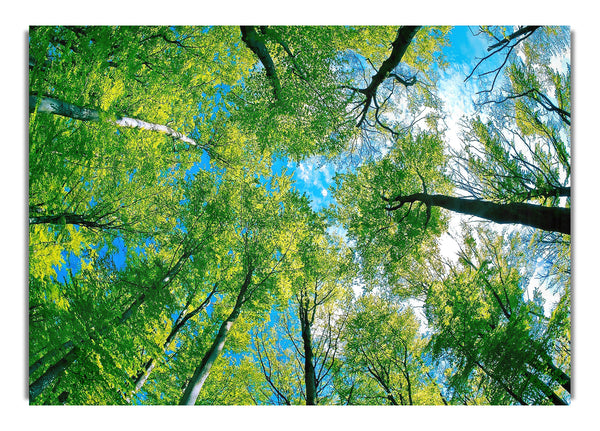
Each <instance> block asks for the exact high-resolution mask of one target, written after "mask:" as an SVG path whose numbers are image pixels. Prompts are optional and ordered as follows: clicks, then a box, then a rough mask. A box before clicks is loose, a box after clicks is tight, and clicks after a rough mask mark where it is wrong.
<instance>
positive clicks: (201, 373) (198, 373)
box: [179, 267, 254, 406]
mask: <svg viewBox="0 0 600 431" xmlns="http://www.w3.org/2000/svg"><path fill="white" fill-rule="evenodd" d="M253 271H254V270H253V268H252V267H249V268H248V270H247V273H246V278H245V279H244V282H243V284H242V287H241V288H240V291H239V293H238V296H237V298H236V301H235V306H234V307H233V310H232V311H231V313H230V314H229V316H228V317H227V319H226V320H225V321H224V322H223V323H222V324H221V327H220V328H219V332H218V333H217V336H216V337H215V339H214V340H213V343H212V345H211V346H210V348H209V349H208V351H207V352H206V354H205V355H204V357H203V358H202V362H200V365H199V366H198V367H197V368H196V370H195V371H194V374H193V375H192V378H191V379H190V381H189V382H188V384H187V386H186V388H185V390H184V392H183V396H182V397H181V399H180V400H179V405H188V406H193V405H194V404H196V400H197V399H198V395H200V390H201V389H202V386H203V385H204V382H205V381H206V379H207V378H208V376H209V374H210V370H211V369H212V366H213V365H214V363H215V361H216V360H217V358H218V357H219V355H220V354H221V352H222V351H223V347H225V341H226V340H227V335H228V334H229V332H230V331H231V328H232V327H233V324H234V323H235V321H236V320H237V318H238V317H239V315H240V312H241V311H242V305H243V304H244V302H245V301H246V300H247V298H246V292H247V290H248V287H249V286H250V282H251V281H252V273H253Z"/></svg>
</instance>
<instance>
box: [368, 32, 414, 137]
mask: <svg viewBox="0 0 600 431" xmlns="http://www.w3.org/2000/svg"><path fill="white" fill-rule="evenodd" d="M419 28H420V26H403V27H400V28H399V29H398V32H397V34H396V39H395V40H394V41H393V42H392V52H391V53H390V56H389V57H388V58H386V59H385V61H384V62H383V63H382V64H381V67H380V68H379V70H378V71H377V73H376V74H375V75H373V77H372V78H371V83H370V84H369V86H368V87H366V88H361V89H359V90H358V92H359V93H362V94H364V95H365V97H366V98H365V101H364V107H363V110H362V113H361V119H360V120H359V122H358V124H357V126H358V127H360V125H361V124H362V123H363V121H364V119H365V117H366V115H367V111H368V110H369V107H370V106H371V102H372V101H373V99H374V98H375V95H376V94H377V88H378V87H379V86H380V85H381V83H382V82H383V81H384V80H385V79H386V78H387V77H388V76H389V74H390V73H391V72H392V70H394V69H395V68H396V66H398V64H400V61H402V57H403V56H404V53H406V50H407V49H408V47H409V45H410V43H411V41H412V39H413V37H414V36H415V35H416V34H417V31H418V30H419Z"/></svg>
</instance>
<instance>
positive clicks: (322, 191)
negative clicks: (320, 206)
mask: <svg viewBox="0 0 600 431" xmlns="http://www.w3.org/2000/svg"><path fill="white" fill-rule="evenodd" d="M327 194H328V193H327V189H323V188H322V189H321V195H322V196H323V197H324V198H325V197H327Z"/></svg>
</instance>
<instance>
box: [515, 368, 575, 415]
mask: <svg viewBox="0 0 600 431" xmlns="http://www.w3.org/2000/svg"><path fill="white" fill-rule="evenodd" d="M525 375H526V376H527V377H529V378H530V379H531V380H532V381H533V385H534V386H535V387H536V388H538V389H539V390H540V391H542V393H543V394H544V395H545V396H546V397H547V398H548V399H549V400H550V401H551V402H552V404H554V405H555V406H566V405H568V404H567V403H566V402H564V401H563V399H562V398H560V397H559V396H558V395H556V393H554V391H553V390H552V389H551V388H549V387H548V385H546V383H544V382H542V381H541V380H540V378H539V377H538V376H536V375H535V374H533V373H530V372H529V371H525Z"/></svg>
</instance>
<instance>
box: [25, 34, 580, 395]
mask: <svg viewBox="0 0 600 431" xmlns="http://www.w3.org/2000/svg"><path fill="white" fill-rule="evenodd" d="M467 48H468V49H467ZM570 52H571V42H570V33H569V28H568V27H552V26H520V27H517V26H514V27H513V26H508V27H497V26H493V27H491V26H480V27H439V26H434V27H430V26H204V27H201V26H171V27H168V26H32V27H30V29H29V61H28V69H29V75H28V79H29V81H28V82H29V89H28V93H29V94H28V97H29V98H28V102H29V119H28V120H29V121H28V131H29V163H28V169H29V173H28V178H29V184H28V187H29V189H28V196H29V200H28V224H29V231H28V234H29V250H28V251H29V286H28V322H29V326H28V330H29V333H28V339H29V340H28V341H29V343H28V345H29V350H28V353H29V364H28V365H29V402H30V404H35V405H165V404H166V405H177V404H180V405H343V406H347V405H565V404H570V402H571V301H570V299H571V144H570V139H571V67H570Z"/></svg>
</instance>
